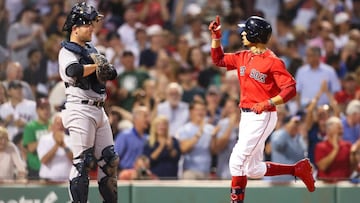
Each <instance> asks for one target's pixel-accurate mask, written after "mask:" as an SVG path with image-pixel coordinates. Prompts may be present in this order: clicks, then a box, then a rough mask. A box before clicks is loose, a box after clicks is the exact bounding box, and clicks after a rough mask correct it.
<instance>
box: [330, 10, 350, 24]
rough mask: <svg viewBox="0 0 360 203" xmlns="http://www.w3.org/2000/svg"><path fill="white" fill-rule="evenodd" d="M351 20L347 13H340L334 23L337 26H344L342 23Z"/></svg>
mask: <svg viewBox="0 0 360 203" xmlns="http://www.w3.org/2000/svg"><path fill="white" fill-rule="evenodd" d="M349 20H350V16H349V14H348V13H346V12H340V13H337V14H336V15H335V17H334V23H335V25H339V24H342V23H346V22H348V21H349Z"/></svg>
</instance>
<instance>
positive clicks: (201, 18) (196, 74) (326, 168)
mask: <svg viewBox="0 0 360 203" xmlns="http://www.w3.org/2000/svg"><path fill="white" fill-rule="evenodd" d="M76 2H78V1H77V0H66V1H63V0H35V1H34V0H31V1H30V0H4V1H0V80H1V83H0V162H1V163H2V165H3V167H1V168H0V182H3V181H11V180H18V181H24V180H28V181H29V180H31V181H33V180H35V181H38V180H41V181H51V182H59V181H60V182H62V181H67V178H66V177H67V176H66V174H67V173H68V170H67V169H69V168H70V167H69V166H70V165H71V162H70V160H71V159H72V153H71V151H70V150H69V148H68V145H69V144H70V143H69V140H68V138H67V133H66V129H63V126H62V123H61V109H62V108H63V106H64V102H65V94H64V89H65V86H64V83H63V82H62V81H61V80H60V77H59V72H58V67H59V65H58V59H57V55H58V51H59V49H60V48H61V41H63V40H66V36H65V35H64V33H63V32H62V26H63V24H64V22H65V20H66V16H67V13H68V12H69V10H70V8H71V7H72V5H73V4H74V3H76ZM87 3H88V4H90V5H93V6H94V7H96V8H97V9H98V11H99V12H100V13H102V14H103V15H104V16H105V18H104V20H103V21H100V22H98V23H96V24H94V29H95V32H94V33H95V34H94V35H93V38H92V43H94V45H95V46H96V48H97V49H98V50H99V51H100V52H101V53H102V54H104V55H105V56H106V58H107V59H108V61H110V62H111V63H112V64H114V66H115V67H116V70H117V73H118V77H117V78H116V79H115V80H113V81H108V82H107V84H106V86H107V99H106V105H105V110H106V112H107V113H108V115H109V121H110V124H111V127H112V132H113V137H114V141H115V151H116V152H117V153H118V155H119V156H120V164H119V167H118V168H119V179H122V180H131V179H229V178H230V174H229V169H228V159H229V156H230V153H231V149H232V147H233V145H234V144H235V142H236V140H237V139H238V138H237V135H238V123H239V119H240V113H241V112H240V110H239V109H238V108H237V104H238V101H239V87H238V85H239V84H238V81H237V73H236V71H235V72H225V69H222V68H219V67H215V66H214V65H213V64H212V62H211V57H210V48H211V46H210V43H211V40H210V33H209V31H208V30H207V27H208V24H209V22H210V21H211V20H213V19H215V16H216V15H219V16H221V21H222V22H223V24H222V28H221V29H222V33H223V37H222V39H221V40H222V44H223V46H224V47H223V48H224V50H225V52H234V51H237V50H241V49H243V47H242V46H241V39H240V35H239V30H238V27H237V24H238V23H240V22H242V21H244V20H245V19H247V17H249V16H251V15H259V16H263V17H265V18H266V19H267V20H269V22H271V24H272V28H273V35H272V38H271V39H270V42H269V48H271V49H272V50H273V51H274V52H275V53H276V54H277V55H278V56H279V57H281V58H282V59H283V61H284V63H285V64H286V67H287V69H288V70H289V72H290V73H291V74H292V75H293V76H294V78H296V81H297V93H298V94H297V97H296V98H294V99H293V100H291V101H289V102H288V103H287V104H285V105H281V106H278V114H279V120H278V124H277V127H276V129H275V131H274V132H273V134H272V135H271V136H270V138H269V139H268V141H267V144H266V147H265V151H264V155H265V156H264V158H265V159H267V160H271V159H272V160H274V161H277V162H281V163H286V164H293V163H295V162H297V161H298V160H300V159H302V158H304V157H308V158H309V159H310V160H311V163H312V164H313V166H314V176H315V177H316V179H318V180H323V181H325V182H330V183H332V182H336V181H339V180H351V181H353V182H359V176H360V175H359V174H360V68H359V67H360V48H359V47H360V30H359V29H360V1H359V0H285V1H284V0H254V1H253V0H244V1H237V0H88V1H87ZM240 134H241V132H240ZM95 176H96V171H91V177H92V178H93V177H95ZM291 180H292V178H291V177H290V178H289V177H277V178H276V177H273V178H272V179H270V181H274V182H283V181H291Z"/></svg>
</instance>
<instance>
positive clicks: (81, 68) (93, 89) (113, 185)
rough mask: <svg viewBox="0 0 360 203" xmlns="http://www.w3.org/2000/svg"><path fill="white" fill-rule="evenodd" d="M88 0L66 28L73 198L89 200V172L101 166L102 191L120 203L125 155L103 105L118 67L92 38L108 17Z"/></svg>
mask: <svg viewBox="0 0 360 203" xmlns="http://www.w3.org/2000/svg"><path fill="white" fill-rule="evenodd" d="M102 17H103V16H102V15H101V14H99V13H98V12H97V11H96V10H95V8H94V7H92V6H88V5H87V4H86V3H85V2H82V3H77V4H75V6H74V7H73V8H72V9H71V12H70V14H69V15H68V17H67V19H66V22H65V24H64V27H63V30H64V31H66V32H67V34H68V39H67V40H66V41H64V42H62V44H61V45H62V48H61V50H60V52H59V72H60V76H61V79H62V80H63V81H64V83H65V87H66V89H65V93H66V103H65V109H64V110H63V112H62V121H63V124H64V126H65V128H66V129H68V131H69V135H70V138H71V141H72V145H71V150H72V152H73V154H74V160H73V167H72V169H71V172H70V177H69V180H70V187H69V190H70V192H69V193H70V197H71V200H72V202H73V203H86V202H87V200H88V190H89V171H90V170H91V169H93V168H94V167H98V177H97V178H98V184H99V191H100V194H101V196H102V198H103V202H104V203H117V166H118V162H119V158H118V156H117V155H116V153H115V151H114V141H113V136H112V132H111V128H110V124H109V120H108V117H107V115H106V113H105V110H104V108H103V105H104V101H105V97H106V93H105V82H106V81H107V80H112V79H115V77H116V75H117V74H116V71H115V69H114V68H113V66H112V65H111V64H109V62H108V61H107V60H106V58H105V57H104V56H103V55H101V54H99V53H98V51H97V50H96V49H95V48H94V46H93V45H92V44H91V43H89V42H90V41H91V35H92V32H93V31H94V24H95V23H97V21H99V20H101V19H102Z"/></svg>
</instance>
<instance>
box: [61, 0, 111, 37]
mask: <svg viewBox="0 0 360 203" xmlns="http://www.w3.org/2000/svg"><path fill="white" fill-rule="evenodd" d="M103 17H104V16H103V15H101V14H99V13H98V12H97V11H96V9H95V8H94V7H93V6H89V5H87V4H86V2H81V3H77V4H75V5H74V6H73V7H72V9H71V11H70V14H69V15H68V16H67V19H66V21H65V24H64V27H63V31H68V32H71V29H72V27H73V26H74V25H86V24H90V23H91V22H92V21H94V20H100V19H101V18H103Z"/></svg>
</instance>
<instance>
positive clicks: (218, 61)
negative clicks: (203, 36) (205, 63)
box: [209, 16, 237, 70]
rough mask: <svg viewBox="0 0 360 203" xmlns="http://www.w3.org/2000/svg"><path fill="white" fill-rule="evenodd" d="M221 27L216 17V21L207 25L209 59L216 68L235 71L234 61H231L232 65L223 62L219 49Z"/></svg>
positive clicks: (221, 51) (222, 55)
mask: <svg viewBox="0 0 360 203" xmlns="http://www.w3.org/2000/svg"><path fill="white" fill-rule="evenodd" d="M220 28H221V25H220V17H219V16H216V20H215V21H212V22H211V23H210V25H209V30H210V32H211V59H212V61H213V64H215V65H216V66H218V67H226V68H227V69H228V70H232V69H236V67H237V65H236V64H235V63H236V61H235V60H232V63H230V62H225V60H224V56H225V54H224V51H223V49H222V47H221V43H220V40H221V30H220Z"/></svg>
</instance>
